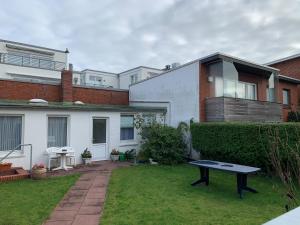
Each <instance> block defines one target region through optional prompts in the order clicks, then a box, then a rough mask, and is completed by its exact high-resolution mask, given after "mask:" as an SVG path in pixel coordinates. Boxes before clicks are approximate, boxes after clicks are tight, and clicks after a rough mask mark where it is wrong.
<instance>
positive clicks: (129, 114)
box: [119, 113, 137, 144]
mask: <svg viewBox="0 0 300 225" xmlns="http://www.w3.org/2000/svg"><path fill="white" fill-rule="evenodd" d="M122 116H133V139H127V140H121V117H122ZM134 118H135V114H134V113H125V114H123V113H122V114H120V126H119V127H120V128H119V129H120V135H119V136H120V142H121V143H123V144H124V143H133V142H134V143H135V142H136V136H137V132H136V128H135V126H134Z"/></svg>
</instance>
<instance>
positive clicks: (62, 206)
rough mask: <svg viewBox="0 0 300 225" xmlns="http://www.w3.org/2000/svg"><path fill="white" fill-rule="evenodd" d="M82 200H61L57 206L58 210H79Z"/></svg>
mask: <svg viewBox="0 0 300 225" xmlns="http://www.w3.org/2000/svg"><path fill="white" fill-rule="evenodd" d="M81 204H82V203H81V202H64V201H63V202H60V203H59V204H58V206H57V207H56V210H58V211H61V210H73V211H77V210H79V208H80V206H81Z"/></svg>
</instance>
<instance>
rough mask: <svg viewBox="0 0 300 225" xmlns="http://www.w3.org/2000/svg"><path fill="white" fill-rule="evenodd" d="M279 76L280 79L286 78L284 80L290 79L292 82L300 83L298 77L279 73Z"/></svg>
mask: <svg viewBox="0 0 300 225" xmlns="http://www.w3.org/2000/svg"><path fill="white" fill-rule="evenodd" d="M278 78H279V80H284V81H288V82H291V83H295V84H300V80H299V79H296V78H293V77H288V76H285V75H281V74H279V75H278Z"/></svg>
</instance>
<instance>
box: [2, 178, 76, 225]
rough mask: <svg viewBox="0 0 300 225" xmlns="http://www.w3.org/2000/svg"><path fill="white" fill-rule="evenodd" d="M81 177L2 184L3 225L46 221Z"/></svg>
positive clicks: (31, 223)
mask: <svg viewBox="0 0 300 225" xmlns="http://www.w3.org/2000/svg"><path fill="white" fill-rule="evenodd" d="M78 177H79V175H70V176H63V177H55V178H49V179H45V180H29V179H28V180H20V181H13V182H8V183H0V224H1V225H38V224H39V225H40V224H42V223H43V222H44V221H45V220H46V219H47V217H48V216H49V215H50V213H51V212H52V210H53V208H54V207H55V206H56V205H57V203H58V202H59V201H60V200H61V198H62V197H63V196H64V194H65V193H66V192H67V191H68V189H69V188H70V187H71V186H72V185H73V184H74V183H75V181H76V180H77V179H78Z"/></svg>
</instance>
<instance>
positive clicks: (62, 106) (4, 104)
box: [0, 100, 167, 112]
mask: <svg viewBox="0 0 300 225" xmlns="http://www.w3.org/2000/svg"><path fill="white" fill-rule="evenodd" d="M3 108H4V109H33V110H69V111H106V112H107V111H109V112H166V110H167V109H166V108H165V107H142V106H129V105H100V104H99V105H98V104H84V105H76V104H74V103H73V104H72V103H62V102H48V104H45V103H29V101H23V100H22V101H20V100H16V101H13V100H0V109H3Z"/></svg>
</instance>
